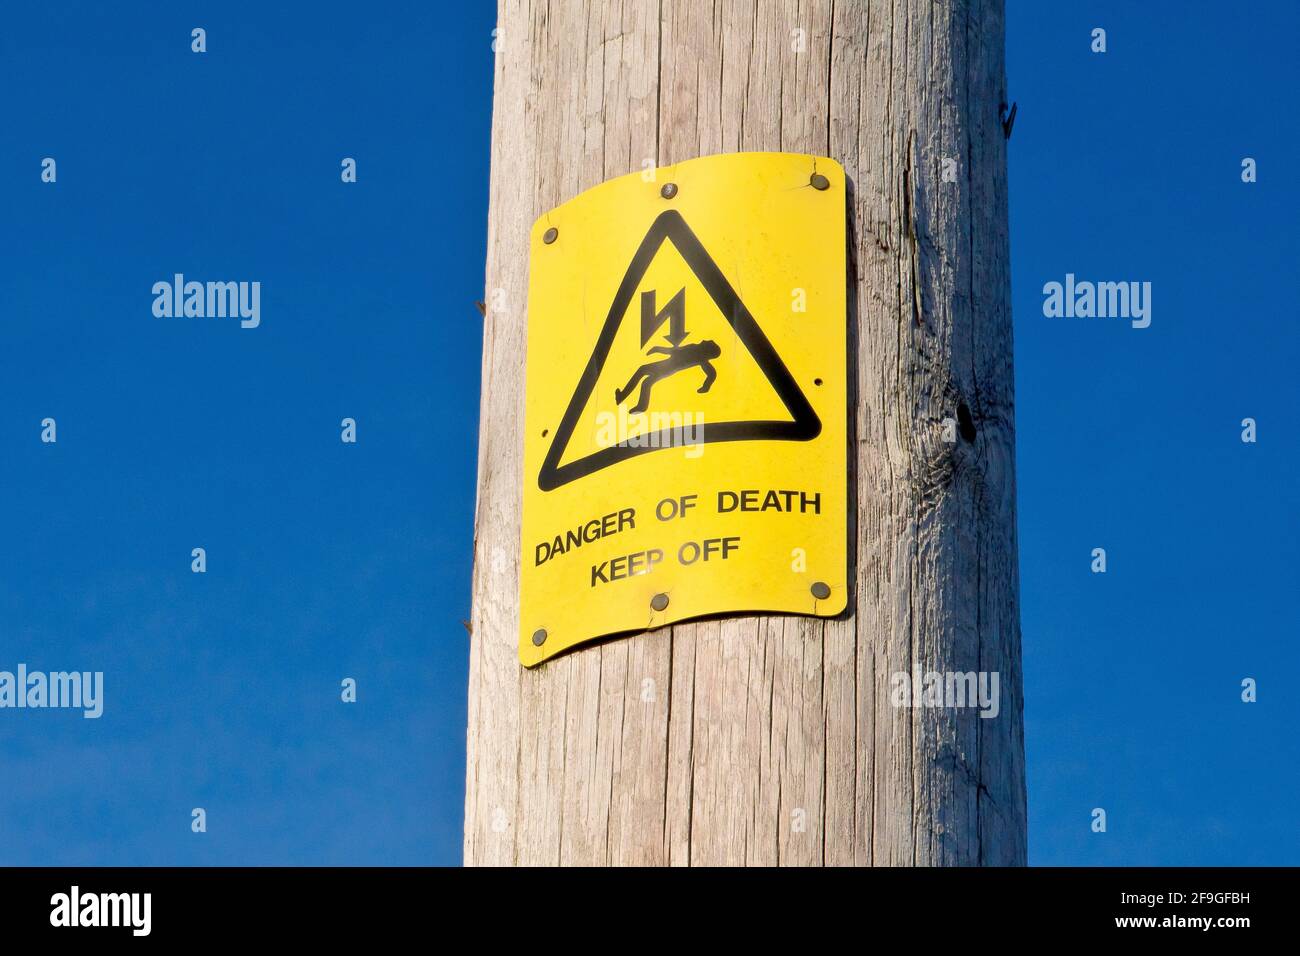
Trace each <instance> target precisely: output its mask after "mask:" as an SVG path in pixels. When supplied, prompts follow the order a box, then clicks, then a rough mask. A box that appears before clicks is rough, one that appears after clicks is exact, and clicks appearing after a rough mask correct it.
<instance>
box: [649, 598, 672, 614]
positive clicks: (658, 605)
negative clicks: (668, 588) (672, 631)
mask: <svg viewBox="0 0 1300 956" xmlns="http://www.w3.org/2000/svg"><path fill="white" fill-rule="evenodd" d="M650 606H651V607H652V608H654V609H655V610H656V611H662V610H663V609H664V608H666V607H667V606H668V595H667V594H656V595H655V596H654V597H652V598H651V599H650Z"/></svg>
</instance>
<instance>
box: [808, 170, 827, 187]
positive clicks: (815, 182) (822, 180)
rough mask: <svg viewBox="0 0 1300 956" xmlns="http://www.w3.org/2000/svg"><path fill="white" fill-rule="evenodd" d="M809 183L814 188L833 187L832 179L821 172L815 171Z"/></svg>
mask: <svg viewBox="0 0 1300 956" xmlns="http://www.w3.org/2000/svg"><path fill="white" fill-rule="evenodd" d="M808 183H809V185H811V186H812V188H813V189H830V188H831V181H830V180H829V179H827V178H826V177H825V176H823V175H822V174H821V173H813V174H812V176H811V177H809V179H808Z"/></svg>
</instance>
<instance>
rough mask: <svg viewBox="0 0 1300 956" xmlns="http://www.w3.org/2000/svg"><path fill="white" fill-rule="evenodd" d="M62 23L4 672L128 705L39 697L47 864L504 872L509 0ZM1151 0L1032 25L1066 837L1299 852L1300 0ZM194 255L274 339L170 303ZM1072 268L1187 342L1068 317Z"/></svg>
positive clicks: (1045, 601)
mask: <svg viewBox="0 0 1300 956" xmlns="http://www.w3.org/2000/svg"><path fill="white" fill-rule="evenodd" d="M52 6H53V7H55V9H49V8H47V7H44V6H42V5H23V6H21V7H16V8H14V9H13V10H10V11H7V12H6V21H7V22H6V29H5V31H4V32H3V34H0V103H3V115H4V116H5V117H6V130H5V134H4V139H3V145H2V147H0V209H3V210H4V225H5V227H6V235H7V236H8V237H9V240H10V241H9V242H7V243H6V256H5V259H6V269H5V275H4V281H3V283H0V308H3V315H4V317H5V339H4V345H5V348H4V349H3V350H0V447H3V448H4V449H5V456H4V459H3V468H0V501H3V506H2V507H3V510H0V518H3V528H4V546H3V547H2V548H0V669H6V668H8V669H11V668H13V667H14V666H16V665H17V664H18V663H19V662H25V663H27V664H28V665H29V667H31V668H33V669H47V670H58V669H65V668H77V669H81V670H102V671H104V672H105V674H106V697H107V704H106V714H105V717H103V718H101V719H100V720H83V719H81V718H80V717H79V716H78V715H77V714H75V713H70V712H67V711H56V710H47V711H26V712H22V713H18V712H15V711H0V780H3V781H4V785H3V786H2V787H0V864H115V863H118V864H237V863H249V864H277V863H283V864H385V863H400V864H419V863H456V862H458V861H459V859H460V842H461V837H460V828H461V819H462V800H463V774H464V739H465V738H464V726H465V686H466V673H467V659H468V656H467V636H466V634H465V631H464V629H463V627H462V626H461V623H460V622H461V620H462V619H463V618H467V617H468V600H469V576H470V566H469V561H470V554H471V542H472V532H473V503H474V471H475V448H476V430H477V421H476V415H477V408H478V369H479V354H480V348H481V323H480V319H479V317H478V314H477V312H476V311H475V309H474V307H473V305H472V303H473V301H474V300H475V299H479V298H482V294H483V293H482V287H483V256H484V248H485V225H486V204H487V161H488V136H489V122H490V110H491V70H492V54H491V50H490V42H491V37H490V32H491V29H492V26H493V21H494V19H495V14H494V6H493V5H492V4H488V3H473V4H467V5H464V6H463V7H462V8H458V9H456V10H455V12H451V11H450V10H447V11H444V10H442V9H441V8H440V7H439V6H438V5H435V4H425V3H409V4H378V5H372V6H368V7H363V8H355V7H353V6H351V5H348V6H346V7H345V6H342V5H340V6H338V7H337V8H335V7H333V6H331V5H323V6H321V7H320V8H317V10H316V11H315V12H314V13H313V14H312V15H311V16H308V17H304V16H302V15H301V14H294V13H289V12H284V11H281V10H279V9H277V8H275V7H274V6H268V5H265V4H260V3H257V4H254V3H235V4H221V5H219V6H216V5H214V6H211V7H209V6H206V5H198V4H166V5H164V4H154V5H149V6H147V7H146V6H145V5H139V6H137V5H124V6H123V5H117V6H112V7H104V6H101V5H98V4H90V3H85V4H55V5H52ZM1130 7H1131V5H1128V4H1119V3H1112V4H1087V5H1084V4H1079V5H1073V6H1070V5H1064V4H1051V5H1046V4H1038V3H1029V2H1022V0H1015V2H1011V3H1010V4H1009V9H1008V36H1007V46H1008V73H1009V81H1008V82H1009V90H1010V95H1011V98H1012V99H1014V100H1016V101H1018V103H1019V115H1018V118H1017V121H1016V126H1015V133H1014V136H1013V138H1012V140H1011V149H1010V157H1011V160H1010V163H1011V169H1010V172H1011V189H1010V192H1011V233H1012V276H1013V288H1014V313H1015V326H1016V357H1015V359H1016V377H1017V382H1016V389H1017V431H1018V438H1017V440H1018V448H1017V454H1018V465H1019V471H1018V482H1019V509H1020V543H1021V580H1022V618H1023V630H1024V659H1025V683H1026V747H1027V755H1028V775H1029V810H1030V858H1031V862H1034V863H1040V864H1066V863H1079V864H1260V863H1289V864H1296V863H1300V841H1298V838H1297V827H1296V826H1295V823H1294V817H1293V813H1294V797H1295V794H1296V792H1297V790H1298V789H1300V778H1298V775H1297V770H1296V748H1295V743H1294V735H1293V734H1292V733H1291V732H1290V727H1289V723H1284V714H1287V713H1293V712H1294V705H1293V701H1294V697H1293V681H1294V678H1295V675H1296V674H1297V672H1298V671H1297V665H1300V660H1298V657H1300V655H1298V654H1297V651H1296V641H1295V624H1296V613H1295V607H1296V597H1297V594H1296V580H1297V575H1296V567H1297V557H1298V555H1297V544H1296V537H1297V536H1296V534H1295V527H1296V521H1295V516H1296V507H1297V504H1298V502H1297V492H1296V481H1295V478H1294V475H1295V474H1296V473H1297V469H1298V466H1300V461H1298V460H1297V457H1298V456H1297V443H1296V440H1295V430H1294V424H1293V422H1294V416H1295V404H1296V387H1295V369H1296V367H1297V361H1300V355H1297V337H1296V335H1295V332H1294V322H1295V320H1296V314H1295V313H1296V306H1295V304H1294V301H1295V297H1294V294H1293V293H1292V292H1291V291H1290V290H1289V289H1288V288H1284V287H1285V286H1287V285H1288V283H1289V282H1290V278H1291V276H1292V275H1293V274H1294V267H1295V262H1296V261H1297V253H1298V252H1300V249H1297V240H1296V238H1295V234H1294V225H1293V223H1292V221H1291V219H1292V217H1291V216H1290V215H1287V211H1288V210H1291V211H1293V210H1295V209H1296V208H1300V203H1298V200H1300V196H1297V190H1298V189H1300V186H1297V183H1296V181H1295V177H1294V176H1293V175H1292V174H1291V172H1290V169H1289V162H1290V161H1291V159H1292V157H1294V155H1295V154H1296V152H1297V147H1300V135H1298V134H1297V130H1296V126H1295V123H1294V121H1293V119H1292V115H1293V113H1294V110H1291V109H1290V108H1289V107H1288V106H1287V102H1288V101H1287V100H1286V99H1285V97H1286V96H1289V95H1290V94H1291V91H1293V90H1294V88H1295V85H1296V83H1295V81H1296V70H1295V67H1294V65H1293V64H1294V56H1293V51H1292V49H1291V47H1292V41H1293V38H1294V37H1295V36H1296V35H1297V34H1298V33H1300V14H1298V13H1297V10H1296V8H1295V7H1294V6H1293V5H1291V4H1289V3H1282V2H1278V3H1264V4H1257V5H1253V6H1251V7H1250V9H1249V10H1248V11H1243V12H1242V13H1240V14H1238V15H1235V16H1233V17H1227V16H1224V15H1217V16H1214V15H1211V14H1208V13H1207V14H1205V15H1204V16H1200V17H1198V16H1195V15H1189V14H1188V13H1186V12H1185V10H1186V8H1185V6H1184V5H1182V4H1178V5H1175V4H1165V5H1143V10H1142V11H1135V10H1133V9H1130ZM195 25H203V26H205V27H206V29H207V32H208V52H207V53H206V54H204V55H203V56H197V55H195V54H192V53H191V52H190V48H189V32H190V29H191V28H192V27H193V26H195ZM1097 26H1101V27H1104V28H1106V30H1107V42H1108V51H1107V52H1106V53H1105V54H1101V55H1098V54H1092V53H1091V52H1089V32H1090V31H1091V30H1092V28H1093V27H1097ZM45 156H52V157H55V158H56V159H57V162H58V182H57V184H56V185H55V186H49V185H45V184H42V183H41V182H40V181H39V162H40V159H41V158H42V157H45ZM345 156H351V157H355V158H356V159H357V162H358V181H357V183H356V184H355V185H347V186H344V185H343V184H341V183H340V181H339V164H340V160H341V159H342V158H343V157H345ZM1245 156H1251V157H1254V158H1256V159H1257V161H1258V163H1259V182H1257V183H1255V184H1252V185H1245V184H1243V183H1242V182H1241V181H1240V162H1241V159H1242V158H1243V157H1245ZM176 272H182V273H184V274H186V276H187V277H190V278H194V279H200V280H239V279H243V280H260V281H262V282H263V298H262V312H263V316H264V318H263V321H262V324H261V326H260V327H258V328H257V329H241V328H239V326H238V324H237V322H235V321H233V320H202V321H195V320H189V321H178V320H163V319H154V318H153V317H152V315H151V313H150V306H151V303H152V295H151V293H150V289H151V287H152V285H153V283H154V282H156V281H159V280H166V279H170V278H171V276H172V275H173V274H174V273H176ZM1067 272H1073V273H1075V274H1076V275H1077V276H1078V277H1079V278H1080V279H1092V280H1117V281H1118V280H1126V279H1127V280H1138V281H1150V282H1151V283H1152V285H1153V295H1152V306H1153V312H1152V324H1151V326H1150V327H1149V328H1147V329H1141V330H1139V329H1132V328H1130V327H1129V326H1128V324H1127V323H1124V322H1120V321H1114V320H1112V321H1103V320H1087V319H1047V318H1045V317H1044V316H1043V314H1042V298H1043V297H1042V292H1041V289H1042V286H1043V283H1044V282H1047V281H1051V280H1056V281H1061V280H1063V279H1064V276H1065V274H1066V273H1067ZM271 317H273V318H271ZM1247 416H1249V417H1253V418H1255V419H1257V421H1258V423H1259V424H1258V427H1259V441H1258V442H1257V443H1256V444H1253V445H1246V444H1243V443H1242V442H1241V441H1240V437H1239V436H1240V430H1241V429H1240V421H1241V419H1242V418H1244V417H1247ZM45 417H54V418H55V419H56V420H57V422H58V442H57V444H55V445H45V444H42V443H41V442H40V441H39V430H40V429H39V423H40V421H41V419H43V418H45ZM344 417H352V418H355V419H356V421H357V423H358V442H357V443H356V444H355V445H347V444H343V443H342V442H341V441H340V440H339V432H340V427H339V423H340V421H341V419H343V418H344ZM194 547H204V548H206V550H207V555H208V571H207V573H206V574H202V575H199V574H193V573H191V571H190V560H191V558H190V551H191V549H192V548H194ZM1094 547H1104V548H1106V550H1107V555H1108V571H1107V573H1106V574H1104V575H1095V574H1092V573H1090V571H1089V563H1090V552H1091V550H1092V549H1093V548H1094ZM344 677H354V678H355V679H356V680H357V681H358V685H359V700H358V703H357V704H355V705H348V706H345V705H343V704H341V703H340V701H339V682H340V681H341V680H342V679H343V678H344ZM1244 677H1254V678H1256V679H1257V680H1258V681H1259V702H1258V703H1256V704H1250V705H1247V704H1243V703H1241V701H1240V697H1239V695H1240V681H1241V680H1242V678H1244ZM1098 806H1100V807H1104V808H1106V810H1107V813H1108V832H1107V833H1105V834H1094V833H1092V832H1090V830H1089V827H1088V823H1089V821H1090V817H1089V814H1090V811H1091V810H1092V808H1093V807H1098ZM192 807H204V808H205V809H206V810H207V812H208V831H209V832H208V833H207V834H205V835H203V836H202V837H197V836H196V835H194V834H192V833H191V832H190V809H191V808H192Z"/></svg>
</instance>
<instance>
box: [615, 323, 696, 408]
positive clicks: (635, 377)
mask: <svg viewBox="0 0 1300 956" xmlns="http://www.w3.org/2000/svg"><path fill="white" fill-rule="evenodd" d="M655 352H659V353H661V354H663V355H666V356H668V357H667V358H663V359H660V360H659V361H657V362H646V363H645V364H644V365H642V366H639V367H638V368H637V370H636V371H635V372H633V373H632V377H631V378H629V379H628V380H627V384H626V385H624V386H623V387H622V388H616V389H614V401H616V402H618V404H620V405H622V404H623V402H625V401H626V400H627V397H628V396H629V395H631V394H632V390H633V389H634V388H636V386H637V383H638V382H642V385H641V394H640V395H639V396H637V400H636V404H635V405H634V406H632V408H631V409H630V411H631V413H632V414H633V415H639V414H641V413H642V412H644V411H645V410H646V409H648V408H649V407H650V390H651V389H653V388H654V386H655V383H656V382H661V381H663V380H664V379H666V378H667V377H668V376H670V375H675V374H677V373H678V372H683V371H685V370H686V369H688V368H699V369H702V370H703V372H704V384H703V385H701V386H700V387H699V388H697V389H696V391H697V392H699V393H700V394H701V395H703V394H704V393H705V392H707V391H708V390H709V389H710V388H712V387H713V380H714V379H716V378H717V377H718V371H717V369H715V368H714V367H713V363H712V362H710V359H715V358H717V357H718V356H719V355H721V354H722V349H720V348H718V344H717V343H716V342H713V341H711V340H710V339H705V340H704V341H702V342H696V343H693V344H691V345H672V346H667V347H665V346H662V345H656V346H654V347H653V348H650V349H647V350H646V354H647V355H652V354H654V353H655Z"/></svg>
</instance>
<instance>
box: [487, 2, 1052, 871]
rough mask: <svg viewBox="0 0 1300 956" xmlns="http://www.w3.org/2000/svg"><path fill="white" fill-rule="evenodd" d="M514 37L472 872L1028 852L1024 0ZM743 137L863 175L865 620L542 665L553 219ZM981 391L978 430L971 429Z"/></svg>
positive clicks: (769, 620) (801, 7)
mask: <svg viewBox="0 0 1300 956" xmlns="http://www.w3.org/2000/svg"><path fill="white" fill-rule="evenodd" d="M498 26H499V29H500V38H499V44H500V49H499V52H498V53H497V57H496V76H495V110H494V115H493V126H492V175H491V207H490V212H489V238H488V261H487V295H486V296H485V301H487V302H489V303H494V304H495V305H498V306H499V307H498V308H490V309H489V311H488V314H487V316H486V318H485V331H484V355H483V397H482V409H481V415H482V419H481V420H482V426H481V439H480V451H479V486H478V513H477V520H476V528H475V546H474V579H473V621H472V624H473V635H472V651H471V665H470V688H469V694H470V696H469V730H468V768H467V786H466V800H465V861H466V863H469V864H605V863H608V864H651V865H685V864H691V865H710V864H724V865H725V864H783V865H784V864H795V865H820V864H826V865H845V864H849V865H853V864H856V865H898V864H902V865H911V864H917V865H929V864H936V865H967V864H1021V863H1024V862H1025V857H1026V844H1025V840H1026V837H1025V790H1024V745H1023V723H1022V693H1021V670H1020V627H1019V609H1018V592H1019V582H1018V571H1017V564H1016V553H1017V552H1016V525H1015V477H1014V420H1013V392H1012V347H1011V346H1012V343H1011V313H1010V302H1009V296H1010V278H1009V271H1008V255H1009V253H1008V236H1007V192H1006V144H1005V142H1004V139H1003V133H1002V129H1001V127H1000V124H999V117H998V110H999V105H1000V104H1001V103H1002V102H1003V101H1004V100H1005V98H1006V97H1005V88H1004V87H1005V80H1004V68H1003V43H1004V40H1003V35H1004V30H1003V12H1002V3H1001V2H1000V0H988V2H978V0H973V2H970V3H945V2H938V0H889V2H883V3H882V2H875V0H871V2H868V0H833V2H832V0H813V2H809V0H797V2H796V0H760V2H758V3H753V2H749V0H719V2H714V3H709V2H703V0H662V2H659V0H624V2H610V3H600V2H580V0H551V2H549V3H548V2H544V0H532V2H529V0H503V2H502V3H501V5H500V10H499V19H498ZM797 30H803V31H804V34H803V36H804V38H805V41H806V49H804V50H803V51H802V52H796V51H795V49H794V48H793V47H794V44H795V43H796V42H797V40H798V37H799V35H798V34H797V33H796V32H795V31H797ZM735 150H786V151H793V152H808V153H817V154H823V155H830V156H832V157H834V158H836V159H838V160H839V161H840V162H841V163H843V165H844V167H845V169H846V171H847V172H848V175H849V178H850V180H851V181H852V182H853V184H854V186H855V195H854V197H853V201H852V219H851V221H850V230H851V233H850V235H851V239H850V244H851V246H852V250H851V255H852V265H851V271H852V272H853V273H854V276H855V278H856V289H851V290H850V302H851V315H850V321H851V323H852V326H851V334H850V347H851V348H856V354H857V400H856V410H855V423H854V424H855V427H856V437H857V442H856V450H857V465H856V467H857V482H856V487H857V491H856V528H855V538H856V541H857V552H856V575H857V579H856V587H855V591H856V594H855V598H854V601H853V603H852V604H851V610H852V612H853V613H852V615H851V616H850V617H849V618H848V619H846V620H836V621H822V620H816V619H804V618H797V617H748V618H738V619H727V620H715V621H708V622H704V623H696V624H685V625H678V626H674V627H672V628H665V629H663V630H660V631H657V632H654V633H650V634H644V635H639V636H635V637H630V638H625V639H621V640H615V641H611V642H606V643H604V644H601V645H599V646H596V647H592V648H588V649H585V650H581V651H578V652H576V653H572V654H569V655H566V656H563V657H560V658H558V659H555V660H552V661H550V662H548V663H546V664H544V665H543V666H541V667H539V668H537V669H535V670H532V671H525V670H524V669H523V668H521V667H520V665H519V663H518V660H517V657H516V635H517V615H518V609H517V598H516V595H517V592H518V581H517V575H518V573H519V553H520V543H519V523H520V522H519V518H520V488H521V481H522V478H521V474H520V470H521V451H522V449H521V446H522V438H521V433H520V428H521V423H522V422H523V408H522V397H521V396H522V395H523V389H522V378H523V374H524V343H525V323H526V320H527V317H526V314H525V303H526V300H527V274H528V234H529V227H530V225H531V223H532V221H533V220H534V219H535V218H536V216H537V215H539V214H540V213H541V212H543V211H544V210H546V209H547V208H549V207H551V206H554V205H556V204H558V203H560V202H563V201H564V200H567V199H569V198H571V197H572V196H574V195H576V194H577V193H579V192H581V191H582V190H584V189H587V188H589V187H591V186H594V185H596V184H597V183H600V182H602V181H603V180H606V179H609V178H611V177H614V176H619V175H622V174H624V173H627V172H631V171H634V170H640V169H642V168H643V167H644V164H645V163H646V162H647V161H654V162H655V163H657V164H658V165H667V164H670V163H673V162H676V161H679V160H684V159H689V158H692V157H694V156H700V155H706V154H710V153H717V152H728V151H735ZM945 158H948V159H951V160H954V161H955V165H954V166H953V167H952V168H953V169H954V170H955V177H953V178H955V182H945V181H944V176H943V171H944V164H943V160H944V159H945ZM495 290H502V292H501V294H495ZM960 405H965V406H966V407H967V409H969V413H970V420H969V422H968V425H969V426H973V428H972V427H967V428H964V429H962V431H963V432H964V436H965V437H961V438H959V439H958V441H957V442H956V443H955V444H954V443H949V442H945V441H944V436H943V420H944V419H945V418H952V419H957V418H958V415H959V412H958V408H959V406H960ZM914 671H922V672H925V671H945V672H946V671H996V672H998V673H999V675H1000V688H1001V712H1000V714H999V716H998V717H996V718H993V719H981V718H980V717H978V716H977V711H976V710H975V709H965V710H953V709H948V710H944V709H938V708H911V709H909V708H904V707H895V706H892V705H891V703H890V691H891V683H890V678H891V675H893V674H895V673H898V672H907V673H909V674H910V673H912V672H914Z"/></svg>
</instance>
